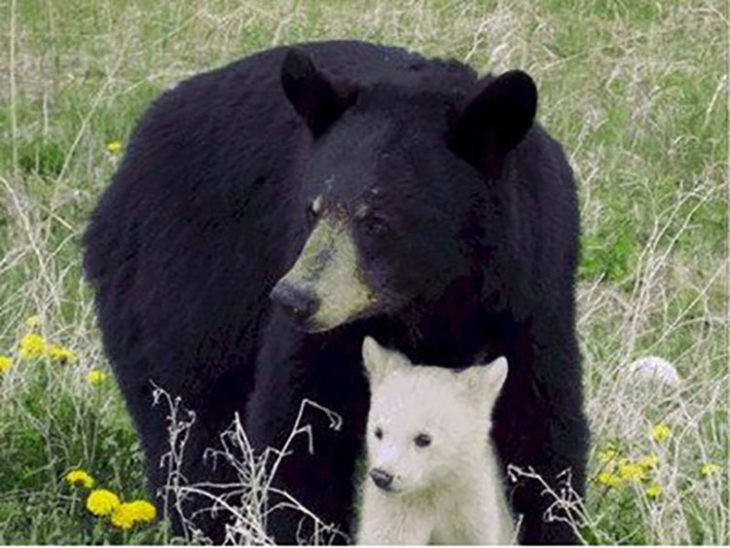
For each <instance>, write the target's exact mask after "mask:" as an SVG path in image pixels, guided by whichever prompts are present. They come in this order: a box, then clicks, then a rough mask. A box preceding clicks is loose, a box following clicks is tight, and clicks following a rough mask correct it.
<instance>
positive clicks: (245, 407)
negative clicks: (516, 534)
mask: <svg viewBox="0 0 730 548" xmlns="http://www.w3.org/2000/svg"><path fill="white" fill-rule="evenodd" d="M311 86H314V87H315V88H316V90H317V91H316V92H314V93H313V92H312V88H311ZM536 97H537V96H536V92H535V88H534V84H532V80H531V79H529V77H528V76H527V75H525V74H524V73H519V72H513V73H508V74H507V75H505V76H503V77H500V78H496V79H495V78H494V77H491V76H487V77H485V78H483V79H478V78H477V76H476V74H475V73H474V71H473V70H472V69H470V68H469V67H466V66H464V65H462V64H460V63H457V62H446V61H440V60H427V59H424V58H422V57H420V56H418V55H415V54H411V53H408V52H405V51H403V50H400V49H396V48H388V47H383V46H376V45H371V44H367V43H360V42H322V43H312V44H304V45H300V46H298V47H297V49H296V51H292V50H290V49H287V48H276V49H272V50H268V51H264V52H261V53H259V54H256V55H253V56H251V57H249V58H246V59H244V60H242V61H239V62H236V63H234V64H232V65H229V66H227V67H224V68H222V69H219V70H216V71H212V72H209V73H206V74H201V75H199V76H196V77H194V78H191V79H190V80H187V81H185V82H183V83H181V84H180V85H178V86H177V87H176V88H174V89H172V90H170V91H168V92H167V93H165V94H164V95H163V96H162V97H161V98H160V99H158V100H157V101H156V102H155V103H154V105H153V106H152V107H151V108H150V109H149V111H148V112H147V114H146V115H145V117H144V119H143V120H142V122H141V123H140V124H139V126H138V128H137V129H136V131H135V133H134V135H133V137H132V139H131V141H130V144H129V147H128V151H127V154H126V155H125V158H124V160H123V162H122V164H121V166H120V168H119V170H118V172H117V174H116V175H115V177H114V179H113V181H112V184H111V185H110V187H109V188H108V189H107V190H106V192H105V193H104V195H103V197H102V199H101V201H100V204H99V206H98V207H97V209H96V210H95V212H94V214H93V215H92V218H91V222H90V224H89V228H88V231H87V233H86V235H85V239H84V244H85V248H86V253H85V268H86V272H87V275H88V277H89V279H90V280H91V282H92V283H93V285H94V287H95V289H96V299H97V307H98V313H99V319H100V324H101V328H102V332H103V338H104V345H105V348H106V351H107V354H108V356H109V359H110V361H111V363H112V365H113V367H114V372H115V375H116V377H117V380H118V382H119V384H120V386H121V389H122V391H123V393H124V396H125V398H126V400H127V404H128V407H129V409H130V411H131V413H132V416H133V418H134V421H135V424H136V425H137V428H138V430H139V433H140V436H141V438H142V442H143V445H144V449H145V453H146V457H147V467H148V477H149V480H150V486H151V487H152V488H153V489H155V488H158V487H160V486H161V485H163V484H164V477H163V474H162V473H161V471H160V468H159V467H158V462H159V458H160V456H161V455H162V454H163V453H164V452H165V451H166V450H167V437H166V435H165V430H164V427H165V425H164V420H163V417H164V413H162V412H161V411H158V410H154V409H151V403H152V401H151V395H150V391H151V388H150V382H149V381H150V380H154V382H156V383H157V384H159V385H160V386H162V387H164V388H165V389H167V390H168V391H170V392H171V393H173V394H174V395H180V396H182V398H183V401H184V403H185V404H186V405H188V406H189V407H191V408H193V409H194V410H195V412H196V413H197V422H196V426H195V427H194V430H193V433H192V436H191V440H190V444H189V446H188V447H187V450H186V455H185V459H186V460H185V465H184V472H185V474H186V475H187V477H188V479H189V480H190V481H198V480H204V479H212V480H215V481H230V480H232V477H230V476H228V475H227V473H226V472H224V471H223V470H222V469H221V468H219V469H217V470H216V471H215V472H214V471H212V470H211V468H210V466H208V465H206V464H204V463H202V462H201V459H202V451H203V449H204V448H205V447H206V446H212V445H215V444H216V442H217V437H218V434H219V432H220V431H221V430H222V429H223V428H225V427H226V426H227V425H228V424H229V423H230V421H231V419H232V416H233V413H234V412H235V411H238V412H240V413H242V414H243V415H244V416H245V420H246V424H247V428H248V431H249V434H250V436H251V437H252V440H253V442H254V443H255V445H256V446H257V447H258V448H260V449H262V448H264V447H266V446H268V445H273V446H280V445H281V443H283V441H284V439H285V437H286V435H287V434H288V432H289V430H290V428H291V427H292V425H293V422H294V418H295V416H296V412H297V410H298V408H299V405H300V402H301V400H302V398H304V397H306V398H309V399H311V400H314V401H316V402H318V403H320V404H322V405H324V406H326V407H329V408H331V409H333V410H334V411H336V412H338V413H339V414H341V415H342V416H343V418H344V425H343V429H342V431H341V432H334V431H331V430H328V429H327V421H326V420H324V419H323V418H318V417H316V416H313V417H312V424H313V426H314V445H315V455H313V456H309V455H307V452H306V447H305V445H304V443H299V444H297V448H296V449H297V453H296V455H295V456H292V457H290V458H289V459H287V460H286V461H285V462H284V465H283V466H282V468H281V470H280V475H279V480H278V485H279V486H281V487H284V488H286V489H287V490H288V491H290V492H291V493H292V494H293V495H294V496H296V497H297V498H298V499H299V500H301V501H302V502H303V503H304V504H305V505H307V506H308V507H309V508H310V509H311V510H312V511H314V512H315V513H318V514H319V515H320V516H321V517H322V518H323V519H324V520H325V521H328V522H330V521H331V522H336V523H338V524H339V525H340V526H341V527H342V528H343V529H344V530H345V531H347V530H348V528H349V527H350V519H351V517H352V504H353V495H354V489H353V485H354V483H353V482H354V478H353V474H354V467H355V461H356V459H357V458H358V456H359V455H360V454H361V451H362V448H363V431H364V425H365V418H366V415H367V408H368V398H369V394H368V388H367V383H366V382H365V379H364V376H363V372H362V366H361V363H360V361H361V360H360V347H361V343H362V339H363V337H364V336H365V335H372V336H374V337H375V338H376V339H377V340H379V341H382V342H384V343H385V342H387V343H389V344H390V345H391V346H393V347H395V348H397V349H399V350H400V351H402V352H405V353H406V354H407V355H408V356H409V358H410V359H411V360H412V361H414V362H416V363H428V364H437V365H442V366H445V367H464V366H467V365H470V364H472V363H474V362H475V360H477V359H479V360H481V361H488V360H491V359H493V358H495V357H497V356H499V355H505V356H506V357H507V358H508V360H509V363H510V373H509V377H508V379H507V382H506V384H505V387H504V390H503V393H502V396H501V397H500V400H499V402H498V404H497V407H496V410H495V416H494V425H495V430H494V440H495V444H496V448H497V452H498V454H499V457H500V458H501V460H502V462H503V463H504V464H506V463H514V464H516V465H521V466H532V467H534V468H535V469H536V470H537V471H538V472H541V473H543V474H544V475H545V477H546V479H547V480H548V481H552V480H553V478H554V477H555V476H556V475H557V474H558V473H559V472H561V471H562V470H563V469H565V468H567V467H572V472H573V480H574V487H575V488H576V490H577V491H578V492H580V493H582V492H583V489H584V473H585V459H586V452H587V447H588V432H587V427H586V421H585V418H584V414H583V397H582V391H581V367H580V357H579V354H578V348H577V344H576V337H575V332H574V329H575V312H574V271H575V265H576V253H577V243H578V230H579V228H578V211H577V204H576V191H575V184H574V181H573V177H572V173H571V170H570V167H569V166H568V164H567V161H566V158H565V155H564V153H563V151H562V148H561V147H560V145H559V144H558V143H557V142H556V141H554V140H553V139H552V138H550V137H549V136H548V135H547V133H546V132H545V131H544V130H543V129H542V128H541V127H540V126H539V125H538V124H537V123H533V122H532V120H533V116H534V114H535V106H536ZM325 182H326V184H327V185H329V187H330V188H329V190H328V191H327V192H326V193H324V200H325V209H326V208H327V207H336V208H338V211H341V214H342V215H344V216H345V218H347V219H350V221H349V222H350V227H351V231H352V233H353V235H354V238H355V240H356V243H357V246H358V251H359V255H360V260H361V263H362V267H363V276H364V277H365V278H366V280H367V281H368V283H369V285H370V286H371V287H373V288H374V289H375V291H376V292H377V294H378V295H379V296H381V300H380V305H379V307H378V308H377V310H373V311H371V312H372V313H371V314H370V315H369V317H368V318H366V319H361V320H359V321H355V322H352V323H350V324H348V325H343V326H340V327H338V328H336V329H334V330H332V331H330V332H326V333H321V334H307V333H304V332H302V331H300V330H298V329H296V326H295V325H294V323H293V321H292V320H291V319H290V318H289V317H288V316H287V315H286V314H285V313H284V311H283V310H282V309H280V308H279V307H277V306H275V305H273V304H272V302H271V301H270V299H269V293H270V291H271V289H272V288H273V286H274V284H275V283H276V282H277V280H279V278H281V277H282V276H283V275H284V274H285V273H286V271H287V270H288V269H289V268H290V267H291V265H292V264H293V263H294V261H295V260H296V257H297V255H298V253H299V251H300V250H301V248H302V246H303V243H304V241H305V239H306V237H307V235H308V233H309V231H310V230H311V222H308V218H307V213H306V211H307V208H308V206H309V204H310V203H311V201H312V200H313V199H314V197H315V196H317V195H319V194H322V193H323V184H325ZM363 203H364V204H367V205H368V208H369V209H368V215H366V216H365V217H363V218H356V216H355V215H354V211H355V209H356V208H357V206H358V205H359V204H363ZM434 405H438V402H434ZM508 494H509V496H510V499H511V500H512V504H513V508H514V509H515V511H516V512H519V513H523V514H524V515H525V518H524V524H523V534H522V541H523V542H528V543H550V542H558V543H563V542H570V541H573V540H575V539H574V537H573V534H572V533H571V531H570V530H569V528H567V527H565V526H562V525H560V524H555V523H552V524H546V523H543V519H542V514H543V512H544V510H545V508H546V506H547V504H548V503H549V502H550V500H549V498H548V497H544V496H541V494H540V488H539V486H537V485H529V484H525V485H518V486H510V487H509V489H508ZM203 525H204V527H206V529H207V530H209V531H211V532H212V534H213V535H214V536H216V538H217V539H218V540H220V538H221V537H220V534H221V524H220V523H216V522H215V520H214V519H211V520H210V521H206V522H204V524H203ZM296 527H297V521H296V520H294V519H292V516H291V515H289V514H287V513H285V512H280V513H276V514H273V515H272V516H271V519H270V521H269V529H270V530H271V532H272V534H273V535H274V536H275V539H276V540H277V541H278V542H291V541H293V540H294V536H295V534H296Z"/></svg>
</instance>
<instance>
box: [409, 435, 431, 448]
mask: <svg viewBox="0 0 730 548" xmlns="http://www.w3.org/2000/svg"><path fill="white" fill-rule="evenodd" d="M413 443H415V444H416V445H417V446H418V447H428V446H429V445H431V436H429V435H428V434H424V433H421V434H418V435H417V436H416V437H415V438H413Z"/></svg>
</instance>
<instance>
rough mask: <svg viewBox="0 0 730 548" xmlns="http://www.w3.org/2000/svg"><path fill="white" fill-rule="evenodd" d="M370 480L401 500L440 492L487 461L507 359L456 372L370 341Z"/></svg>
mask: <svg viewBox="0 0 730 548" xmlns="http://www.w3.org/2000/svg"><path fill="white" fill-rule="evenodd" d="M362 355H363V361H364V364H365V369H366V371H367V375H368V378H369V380H370V390H371V403H370V414H369V417H368V424H367V455H368V465H369V468H368V474H369V478H368V480H369V481H372V482H373V483H374V484H375V485H377V486H378V487H379V488H380V489H382V490H383V491H385V492H388V493H392V494H394V495H403V496H408V495H414V496H415V495H418V496H423V495H424V494H425V493H426V492H429V491H434V492H438V490H439V489H441V488H443V487H446V486H453V485H454V484H456V483H457V481H456V480H457V479H458V477H459V475H460V473H461V472H462V471H463V470H465V469H469V468H471V467H472V465H473V463H474V462H480V459H484V455H485V454H486V451H487V448H488V446H489V443H490V441H489V430H490V426H491V413H492V409H493V407H494V404H495V402H496V400H497V397H498V396H499V393H500V390H501V388H502V385H503V383H504V381H505V379H506V377H507V360H506V359H505V358H503V357H501V358H498V359H497V360H495V361H494V362H492V363H491V364H489V365H486V366H473V367H470V368H468V369H466V370H463V371H460V372H455V371H452V370H448V369H445V368H440V367H431V366H421V365H419V366H414V365H413V364H412V363H411V362H410V361H409V360H408V359H407V358H406V357H405V356H403V355H402V354H400V353H398V352H394V351H391V350H388V349H385V348H383V347H381V346H380V345H379V344H378V343H377V342H376V341H375V340H374V339H372V338H371V337H366V338H365V340H364V342H363V347H362Z"/></svg>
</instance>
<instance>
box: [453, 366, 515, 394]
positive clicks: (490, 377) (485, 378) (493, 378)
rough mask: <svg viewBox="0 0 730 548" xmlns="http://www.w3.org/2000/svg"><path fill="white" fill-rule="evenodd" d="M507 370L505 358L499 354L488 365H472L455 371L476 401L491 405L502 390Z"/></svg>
mask: <svg viewBox="0 0 730 548" xmlns="http://www.w3.org/2000/svg"><path fill="white" fill-rule="evenodd" d="M507 371H508V366H507V358H505V357H504V356H501V357H499V358H497V359H496V360H494V361H493V362H492V363H490V364H488V365H473V366H471V367H469V368H467V369H465V370H464V371H461V372H459V373H457V376H458V377H459V378H460V379H461V380H462V382H463V383H464V385H465V386H466V389H467V390H468V391H469V393H470V394H471V395H472V396H473V397H474V398H476V399H477V401H484V402H486V403H489V404H490V405H491V404H493V403H494V402H495V401H497V398H498V397H499V394H500V392H501V391H502V386H503V385H504V381H505V380H506V379H507Z"/></svg>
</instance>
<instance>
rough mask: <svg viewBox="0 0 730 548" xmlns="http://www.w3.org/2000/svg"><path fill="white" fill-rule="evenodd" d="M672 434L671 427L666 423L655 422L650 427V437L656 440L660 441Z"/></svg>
mask: <svg viewBox="0 0 730 548" xmlns="http://www.w3.org/2000/svg"><path fill="white" fill-rule="evenodd" d="M671 436H672V429H671V428H669V427H668V426H667V425H666V424H657V425H656V426H652V427H651V437H652V438H654V440H656V441H658V442H662V441H664V440H666V439H667V438H670V437H671Z"/></svg>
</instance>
